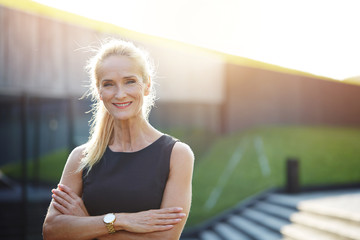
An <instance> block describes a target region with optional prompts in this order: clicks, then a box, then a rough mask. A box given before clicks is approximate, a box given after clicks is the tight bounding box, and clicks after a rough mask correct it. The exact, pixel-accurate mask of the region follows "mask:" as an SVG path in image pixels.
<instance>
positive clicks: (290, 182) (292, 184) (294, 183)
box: [286, 158, 300, 193]
mask: <svg viewBox="0 0 360 240" xmlns="http://www.w3.org/2000/svg"><path fill="white" fill-rule="evenodd" d="M299 191H300V186H299V161H298V160H297V159H296V158H288V159H287V160H286V192H287V193H298V192H299Z"/></svg>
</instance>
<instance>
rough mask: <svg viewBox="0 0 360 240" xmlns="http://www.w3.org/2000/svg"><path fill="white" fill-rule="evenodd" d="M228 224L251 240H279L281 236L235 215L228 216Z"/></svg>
mask: <svg viewBox="0 0 360 240" xmlns="http://www.w3.org/2000/svg"><path fill="white" fill-rule="evenodd" d="M228 222H229V223H230V224H232V225H233V226H234V227H236V228H238V229H240V230H241V231H242V232H244V233H245V234H246V235H248V236H250V237H251V238H252V239H259V240H260V239H266V240H279V239H281V235H280V234H279V233H276V232H274V231H271V230H270V229H268V228H266V227H263V226H261V225H259V224H257V223H254V222H252V221H249V220H248V219H246V218H244V217H240V216H237V215H232V216H229V218H228Z"/></svg>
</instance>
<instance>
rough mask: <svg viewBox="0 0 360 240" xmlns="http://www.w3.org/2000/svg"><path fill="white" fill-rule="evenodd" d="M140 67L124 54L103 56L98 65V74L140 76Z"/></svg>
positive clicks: (102, 75)
mask: <svg viewBox="0 0 360 240" xmlns="http://www.w3.org/2000/svg"><path fill="white" fill-rule="evenodd" d="M140 73H141V72H140V68H139V67H138V64H137V63H136V62H135V61H134V60H133V59H131V58H129V57H126V56H116V55H114V56H109V57H107V58H105V59H104V60H103V61H102V63H101V64H100V65H99V76H100V77H101V78H102V77H105V76H107V75H117V76H120V77H124V76H125V75H129V74H130V75H138V76H140V75H141V74H140Z"/></svg>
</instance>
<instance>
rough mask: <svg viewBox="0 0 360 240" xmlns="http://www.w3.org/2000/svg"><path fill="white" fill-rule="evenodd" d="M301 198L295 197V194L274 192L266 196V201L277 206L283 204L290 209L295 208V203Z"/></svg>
mask: <svg viewBox="0 0 360 240" xmlns="http://www.w3.org/2000/svg"><path fill="white" fill-rule="evenodd" d="M302 200H303V199H302V198H297V197H296V196H289V195H286V194H280V193H274V194H271V195H270V196H268V197H267V198H266V202H268V203H272V204H276V205H279V206H285V207H288V208H291V209H297V205H298V204H299V202H300V201H302Z"/></svg>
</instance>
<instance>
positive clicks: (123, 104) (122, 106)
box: [98, 55, 149, 120]
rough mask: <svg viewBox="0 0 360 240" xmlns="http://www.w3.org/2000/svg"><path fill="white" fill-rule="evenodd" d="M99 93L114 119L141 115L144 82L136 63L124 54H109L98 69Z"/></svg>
mask: <svg viewBox="0 0 360 240" xmlns="http://www.w3.org/2000/svg"><path fill="white" fill-rule="evenodd" d="M98 76H99V94H100V99H101V100H102V101H103V103H104V106H105V107H106V109H107V110H108V111H109V113H110V114H111V115H112V116H113V117H114V119H115V120H129V119H132V118H137V117H143V115H142V108H143V104H144V96H146V95H147V94H148V87H149V86H148V84H149V83H147V84H146V83H144V81H143V79H142V76H141V71H140V69H139V67H138V65H137V64H136V63H135V61H134V60H132V59H131V58H129V57H126V56H116V55H113V56H109V57H107V58H106V59H105V60H104V61H103V62H102V63H101V66H100V69H99V74H98Z"/></svg>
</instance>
